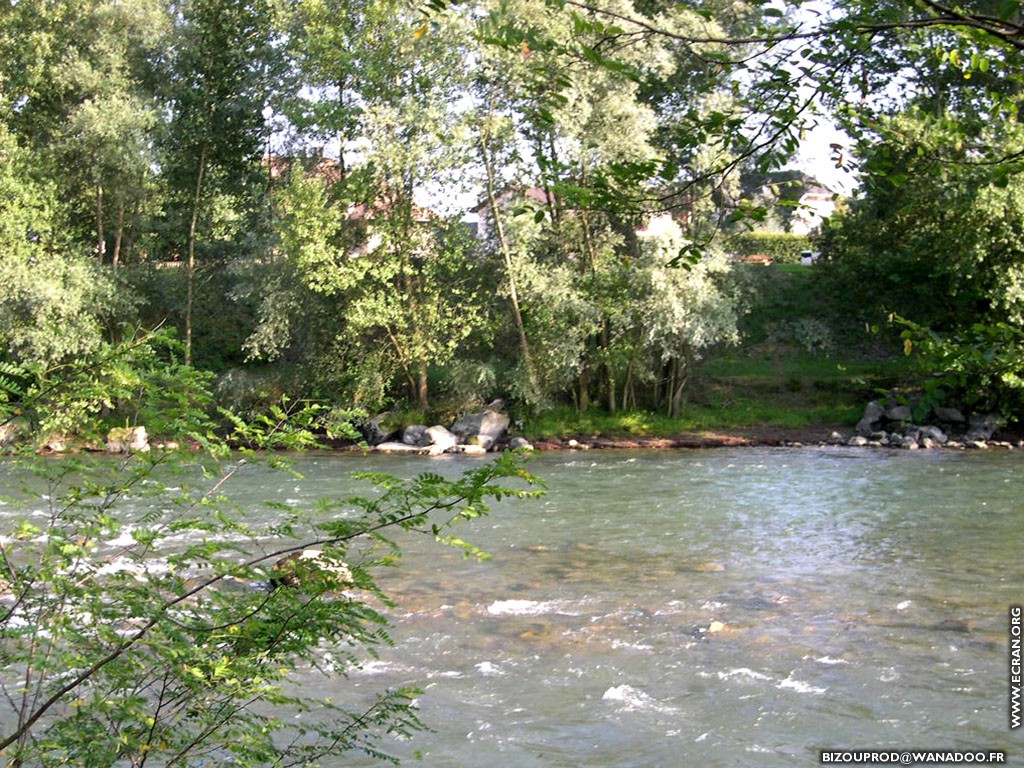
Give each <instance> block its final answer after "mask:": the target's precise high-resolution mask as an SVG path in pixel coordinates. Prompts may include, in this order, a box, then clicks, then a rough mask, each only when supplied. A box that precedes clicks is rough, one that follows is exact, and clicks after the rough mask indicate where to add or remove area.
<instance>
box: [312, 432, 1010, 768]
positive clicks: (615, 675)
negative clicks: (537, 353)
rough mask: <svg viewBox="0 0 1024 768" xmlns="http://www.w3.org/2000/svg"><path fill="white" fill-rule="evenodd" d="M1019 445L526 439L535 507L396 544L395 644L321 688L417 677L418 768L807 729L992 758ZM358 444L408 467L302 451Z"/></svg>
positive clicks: (328, 467) (801, 745)
mask: <svg viewBox="0 0 1024 768" xmlns="http://www.w3.org/2000/svg"><path fill="white" fill-rule="evenodd" d="M1020 460H1021V458H1020V456H1018V455H1017V454H1015V453H1004V454H988V455H981V454H970V455H967V454H960V453H939V452H932V453H928V454H913V455H912V454H907V453H880V452H867V451H857V450H847V449H834V450H783V449H764V450H761V449H756V450H712V451H701V452H671V453H665V452H662V453H640V454H638V453H632V454H629V453H577V454H558V455H545V456H542V457H541V458H539V459H538V460H537V461H536V462H535V463H534V464H533V467H532V469H533V470H534V471H535V472H536V473H538V474H539V475H541V476H543V477H544V478H545V479H546V480H547V481H548V483H549V486H550V490H549V492H548V494H547V496H546V497H545V498H544V499H543V500H541V501H539V502H534V503H511V504H507V505H502V506H500V507H499V508H498V509H497V510H495V512H494V514H493V515H492V516H491V517H489V518H486V519H484V520H480V521H477V522H475V523H474V524H473V525H472V526H471V527H470V528H469V529H467V530H466V532H465V533H466V534H467V535H469V537H470V538H471V539H472V540H473V541H474V543H476V544H479V545H480V546H482V547H483V548H484V549H486V550H487V551H489V552H490V553H491V554H492V556H493V560H491V561H489V562H486V563H476V562H472V561H465V560H463V559H462V558H461V556H460V555H458V554H456V553H452V552H448V551H445V550H443V549H439V548H438V547H437V546H435V545H432V544H429V543H426V542H423V541H422V540H419V539H412V538H411V539H410V540H409V541H407V542H403V545H404V546H405V548H406V556H405V560H404V562H403V564H402V566H401V567H400V568H398V569H395V570H394V571H393V572H388V573H387V574H386V575H385V576H384V578H383V583H384V585H385V587H386V588H387V589H388V590H389V591H390V592H391V593H392V594H393V595H395V597H396V598H397V600H398V609H397V610H396V612H395V621H396V627H395V630H394V633H393V634H394V637H395V640H396V647H394V648H392V649H385V650H384V652H383V653H382V655H381V658H380V659H379V660H377V661H374V662H373V663H371V664H368V665H367V666H366V667H365V668H364V669H363V670H362V671H359V672H356V673H355V674H353V675H352V676H351V678H350V679H349V681H348V682H347V683H346V682H344V681H339V682H336V683H335V682H331V683H327V684H326V686H327V688H331V687H332V686H336V687H337V690H334V691H332V692H333V693H334V694H335V695H339V694H341V693H342V692H344V691H346V690H347V691H348V692H349V694H359V693H361V692H364V691H366V692H368V691H371V690H376V689H377V688H379V687H380V686H382V685H386V684H414V685H419V686H420V687H422V688H424V689H425V692H424V695H423V697H422V699H421V706H422V711H423V716H424V719H425V720H426V721H427V722H428V723H429V724H430V725H431V726H432V727H433V728H435V729H436V732H435V733H433V734H425V735H423V736H421V737H420V738H419V739H417V740H415V741H414V743H410V744H398V745H396V747H395V750H394V751H395V752H396V753H397V754H399V755H405V756H409V755H412V753H413V752H414V751H415V750H416V749H419V750H421V751H422V752H423V755H424V759H425V762H426V763H427V764H430V765H466V766H471V765H472V766H475V765H487V764H491V763H495V762H497V763H498V764H500V765H502V766H612V765H614V766H664V765H679V764H704V765H721V766H776V765H778V766H791V765H794V764H804V765H815V764H817V762H818V761H817V756H816V755H817V750H818V749H820V748H824V747H858V748H876V747H893V748H896V747H915V746H920V745H927V746H942V747H948V748H957V747H960V748H966V747H977V748H985V749H990V748H1003V749H1009V750H1010V752H1011V760H1012V756H1013V753H1014V749H1013V748H1014V746H1016V745H1017V742H1019V739H1018V738H1016V737H1011V735H1010V733H1009V732H1008V730H1007V726H1006V723H1007V704H1006V700H1007V681H1006V666H1007V654H1006V623H1007V618H1006V616H1007V606H1008V605H1009V604H1010V603H1014V602H1020V601H1021V599H1022V596H1024V595H1022V584H1024V578H1022V577H1024V559H1022V558H1021V556H1020V552H1021V542H1022V537H1021V533H1022V531H1024V510H1022V509H1021V504H1020V501H1019V499H1021V498H1024V475H1020V474H1018V473H1017V471H1016V470H1017V466H1018V464H1019V462H1020ZM465 461H466V460H464V459H463V460H457V461H451V462H442V463H441V464H440V466H441V467H442V468H443V469H444V470H445V471H457V470H458V469H459V468H461V467H463V466H465V465H466V464H465ZM365 462H369V463H371V464H372V466H373V467H374V468H378V469H379V468H382V467H383V468H385V469H392V470H393V471H396V472H401V473H405V472H415V471H418V470H420V469H421V468H423V464H421V463H418V462H410V461H408V460H402V461H401V462H398V461H394V462H392V461H390V460H387V459H352V458H351V457H332V458H328V459H323V458H319V459H316V460H313V461H309V462H304V466H303V469H304V471H306V472H307V474H308V475H310V477H311V479H312V480H313V481H314V482H315V483H320V484H322V483H323V482H324V478H328V477H329V478H330V479H331V483H334V482H337V481H338V478H340V477H341V476H342V474H343V473H344V472H345V471H346V470H347V469H349V467H351V468H352V469H356V468H357V467H356V466H355V464H356V463H360V466H359V467H358V468H363V466H362V464H363V463H365ZM437 466H438V465H437V464H432V465H430V468H431V469H435V468H436V467H437ZM1018 751H1019V750H1018ZM347 764H348V763H347Z"/></svg>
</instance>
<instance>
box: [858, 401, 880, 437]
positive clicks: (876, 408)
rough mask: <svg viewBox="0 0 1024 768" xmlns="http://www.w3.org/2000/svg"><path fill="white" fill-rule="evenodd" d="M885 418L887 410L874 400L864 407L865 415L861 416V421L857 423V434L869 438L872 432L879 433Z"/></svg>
mask: <svg viewBox="0 0 1024 768" xmlns="http://www.w3.org/2000/svg"><path fill="white" fill-rule="evenodd" d="M884 418H885V408H883V407H882V406H881V405H880V404H879V403H878V402H876V401H874V400H872V401H871V402H869V403H868V404H867V405H866V406H864V415H863V416H861V419H860V421H858V422H857V427H856V431H857V434H858V435H864V436H867V435H870V434H871V433H872V432H877V431H878V429H879V427H880V426H881V424H882V419H884Z"/></svg>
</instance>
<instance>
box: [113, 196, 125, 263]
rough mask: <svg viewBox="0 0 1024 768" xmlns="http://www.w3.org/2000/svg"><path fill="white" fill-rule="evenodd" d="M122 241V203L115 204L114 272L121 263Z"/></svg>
mask: <svg viewBox="0 0 1024 768" xmlns="http://www.w3.org/2000/svg"><path fill="white" fill-rule="evenodd" d="M123 241H124V201H123V200H122V201H121V202H120V203H118V204H117V232H115V233H114V259H113V262H112V264H113V266H114V269H115V270H116V269H117V267H118V265H119V264H120V263H121V243H122V242H123Z"/></svg>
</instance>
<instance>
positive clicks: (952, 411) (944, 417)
mask: <svg viewBox="0 0 1024 768" xmlns="http://www.w3.org/2000/svg"><path fill="white" fill-rule="evenodd" d="M933 410H934V413H935V418H936V419H938V420H939V421H942V422H945V423H946V424H963V423H964V422H966V421H967V419H965V418H964V415H963V414H962V413H960V411H958V410H957V409H956V408H947V407H946V406H944V405H938V406H936V407H935V408H934V409H933Z"/></svg>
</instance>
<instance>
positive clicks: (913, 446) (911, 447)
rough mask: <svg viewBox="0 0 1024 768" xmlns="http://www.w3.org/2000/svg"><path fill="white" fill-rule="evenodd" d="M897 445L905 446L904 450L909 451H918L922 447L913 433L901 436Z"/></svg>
mask: <svg viewBox="0 0 1024 768" xmlns="http://www.w3.org/2000/svg"><path fill="white" fill-rule="evenodd" d="M896 446H897V447H898V448H903V449H904V450H907V451H916V450H917V449H918V448H920V447H921V446H919V445H918V444H917V440H915V439H914V437H913V436H912V435H904V436H903V437H901V438H900V439H899V442H898V443H896Z"/></svg>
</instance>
